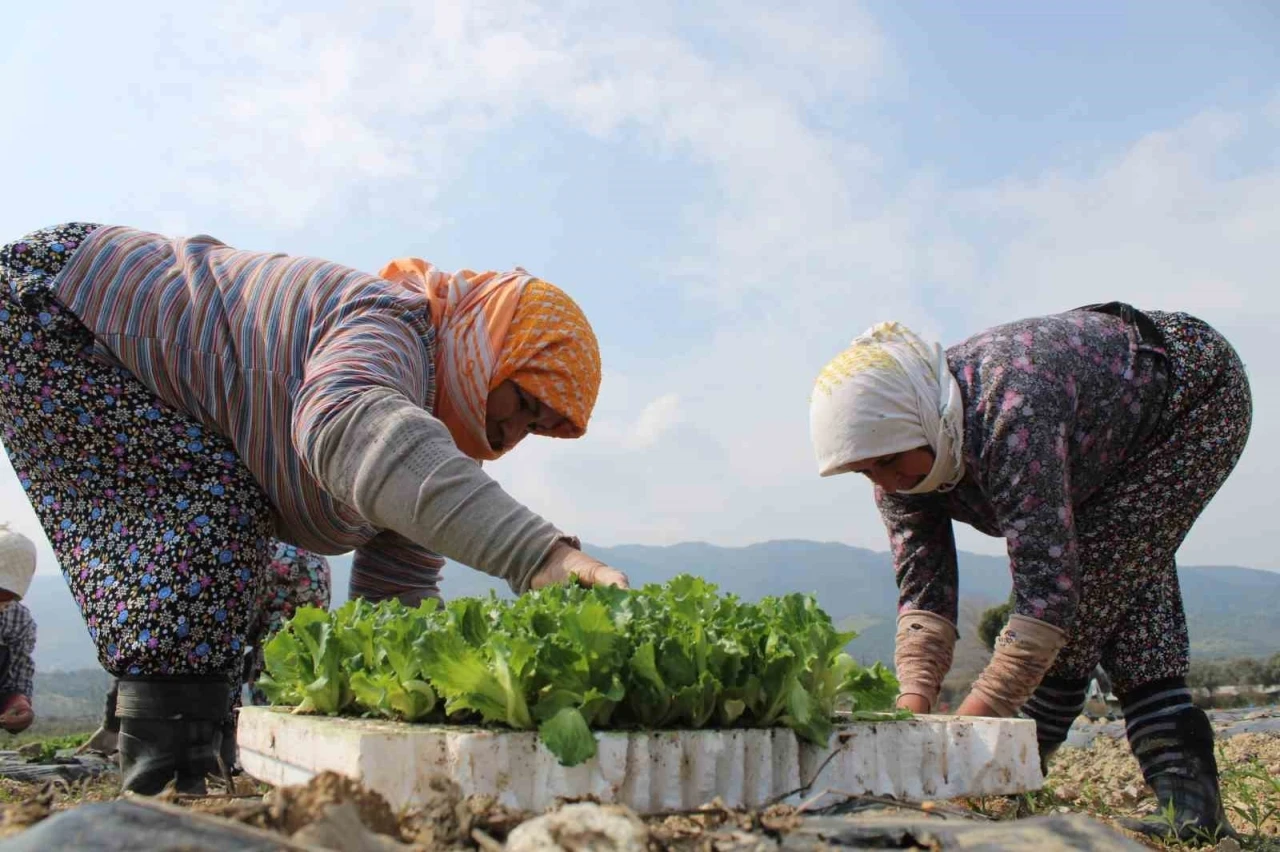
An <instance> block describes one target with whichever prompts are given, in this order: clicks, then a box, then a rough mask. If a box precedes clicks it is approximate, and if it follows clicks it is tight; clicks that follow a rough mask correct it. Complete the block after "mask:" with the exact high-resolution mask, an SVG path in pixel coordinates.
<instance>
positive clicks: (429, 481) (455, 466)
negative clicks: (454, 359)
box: [306, 388, 574, 593]
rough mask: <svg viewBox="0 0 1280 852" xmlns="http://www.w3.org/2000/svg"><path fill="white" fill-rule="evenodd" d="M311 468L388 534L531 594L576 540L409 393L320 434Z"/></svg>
mask: <svg viewBox="0 0 1280 852" xmlns="http://www.w3.org/2000/svg"><path fill="white" fill-rule="evenodd" d="M311 446H312V447H313V450H312V457H311V458H308V459H306V462H307V464H308V466H309V467H310V468H311V469H312V470H313V471H314V472H315V474H316V477H317V478H318V479H319V480H320V482H321V483H323V484H324V486H325V488H326V489H327V490H328V491H329V492H330V493H331V494H332V495H333V496H334V497H335V498H336V499H338V500H341V501H342V502H344V503H346V504H347V505H349V506H351V507H353V508H354V509H355V510H356V511H357V512H359V513H360V515H361V516H362V517H364V518H365V519H366V520H368V521H369V523H371V524H373V525H374V526H377V527H379V528H382V529H388V530H393V531H395V532H397V533H399V534H400V535H402V536H404V537H405V538H407V539H409V540H410V541H412V542H414V543H416V544H419V545H421V546H422V547H425V548H427V549H429V550H433V551H435V552H436V553H439V554H441V555H443V556H446V557H448V558H450V559H453V560H455V561H457V562H461V563H463V564H464V565H469V566H471V567H473V568H476V569H479V570H480V571H483V572H484V573H486V574H489V575H492V576H494V577H498V578H500V579H503V580H506V581H507V583H508V584H509V585H510V586H511V588H512V590H513V591H515V592H517V593H522V592H524V591H527V590H528V588H529V582H530V581H531V580H532V579H533V575H534V574H535V573H536V572H537V568H538V566H539V565H540V564H542V560H543V558H544V557H545V556H546V554H547V551H549V550H550V549H551V547H552V545H554V544H555V543H556V542H557V541H560V540H564V541H567V542H569V543H572V542H573V541H574V539H572V538H571V537H570V536H566V535H565V534H563V533H562V532H560V530H558V529H556V527H555V526H553V525H552V524H551V523H550V522H549V521H547V520H545V519H543V518H542V517H540V516H539V515H537V514H535V513H534V512H532V511H530V510H529V509H527V508H526V507H525V506H523V505H522V504H521V503H520V502H518V501H517V500H516V499H515V498H513V497H512V496H511V495H509V494H507V493H506V492H505V491H503V490H502V487H501V486H500V485H498V483H497V482H495V481H494V480H493V479H491V478H490V477H489V475H488V474H486V473H485V472H484V471H483V470H481V469H480V465H479V464H477V463H476V462H475V461H473V460H472V459H470V458H468V457H467V456H466V455H464V454H463V453H462V452H461V451H460V450H459V449H458V448H457V446H456V445H455V444H454V442H453V438H452V436H450V434H449V430H448V428H447V427H445V425H444V424H443V423H441V422H440V421H439V420H437V419H436V418H435V417H432V416H431V415H430V414H429V413H428V412H426V411H424V410H423V409H421V408H419V407H418V406H416V405H414V404H413V403H412V402H411V401H410V400H409V399H407V398H406V397H405V396H403V395H402V394H400V393H397V392H396V391H394V390H391V389H388V388H371V389H370V390H369V391H367V392H365V393H362V394H360V396H359V397H357V398H356V399H354V400H353V401H352V402H351V403H350V404H349V405H347V406H345V407H344V408H343V410H342V411H341V412H339V413H338V414H336V415H335V416H334V417H332V418H331V419H330V421H329V422H328V423H326V424H325V425H324V426H323V427H321V432H320V434H318V435H316V436H315V440H314V441H313V442H312V444H311Z"/></svg>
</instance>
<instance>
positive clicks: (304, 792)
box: [267, 772, 400, 839]
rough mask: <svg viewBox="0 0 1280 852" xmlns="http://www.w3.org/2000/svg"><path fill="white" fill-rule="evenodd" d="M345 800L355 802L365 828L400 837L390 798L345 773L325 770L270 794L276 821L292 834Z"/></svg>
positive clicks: (272, 814)
mask: <svg viewBox="0 0 1280 852" xmlns="http://www.w3.org/2000/svg"><path fill="white" fill-rule="evenodd" d="M344 802H351V803H352V804H354V805H355V807H356V811H357V813H358V814H359V815H360V822H361V823H363V824H364V825H365V827H367V828H369V829H371V830H372V831H375V832H377V833H378V834H385V835H388V836H389V837H394V838H397V839H399V837H400V825H399V820H397V819H396V815H395V813H394V812H393V811H392V810H391V806H390V805H389V804H387V800H386V799H384V798H382V796H381V795H379V794H378V793H376V792H374V791H373V790H366V789H365V788H364V787H362V786H361V785H360V783H359V782H358V781H353V780H352V779H350V778H347V777H346V776H345V775H339V774H338V773H336V772H322V773H320V774H319V775H317V776H316V777H315V778H312V779H311V780H310V781H308V782H307V783H306V784H304V785H302V786H299V787H280V788H278V789H276V790H272V791H271V792H270V793H269V794H268V795H267V804H268V807H269V808H270V811H271V818H272V822H273V823H274V824H275V825H276V827H277V828H278V830H280V831H283V832H284V833H285V834H289V835H292V834H293V833H294V832H296V831H298V830H299V829H301V828H303V827H304V826H306V825H309V824H311V823H313V822H316V821H318V820H320V819H321V818H322V817H323V816H324V814H325V813H326V812H327V810H328V807H329V806H330V805H340V804H342V803H344Z"/></svg>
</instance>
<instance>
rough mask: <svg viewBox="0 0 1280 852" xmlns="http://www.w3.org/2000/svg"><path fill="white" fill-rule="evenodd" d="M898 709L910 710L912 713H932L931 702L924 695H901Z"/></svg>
mask: <svg viewBox="0 0 1280 852" xmlns="http://www.w3.org/2000/svg"><path fill="white" fill-rule="evenodd" d="M898 707H900V708H901V709H903V710H910V711H911V712H912V713H928V712H929V711H930V709H931V708H930V707H929V700H928V699H927V698H925V697H924V696H923V695H914V694H909V695H899V696H898Z"/></svg>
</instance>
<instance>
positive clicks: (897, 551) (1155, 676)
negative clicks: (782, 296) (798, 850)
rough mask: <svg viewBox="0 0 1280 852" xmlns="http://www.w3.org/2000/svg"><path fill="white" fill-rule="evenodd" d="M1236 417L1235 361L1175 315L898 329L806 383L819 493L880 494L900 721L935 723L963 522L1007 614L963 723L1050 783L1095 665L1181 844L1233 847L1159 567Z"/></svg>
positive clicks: (873, 336) (1182, 635)
mask: <svg viewBox="0 0 1280 852" xmlns="http://www.w3.org/2000/svg"><path fill="white" fill-rule="evenodd" d="M1251 418H1252V401H1251V396H1250V391H1249V382H1248V378H1247V376H1246V374H1245V371H1244V367H1243V365H1242V364H1241V362H1240V359H1239V357H1238V356H1237V355H1236V353H1235V351H1234V350H1233V349H1232V347H1231V345H1230V344H1229V343H1228V342H1227V341H1226V340H1225V339H1224V338H1223V337H1222V336H1221V335H1220V334H1218V333H1217V332H1216V331H1214V329H1212V328H1210V327H1209V326H1208V325H1206V324H1205V323H1204V322H1202V321H1200V320H1198V319H1196V318H1194V317H1190V316H1188V315H1186V314H1181V313H1160V312H1150V313H1147V314H1144V313H1141V312H1139V311H1137V310H1135V309H1133V308H1132V307H1130V306H1128V305H1123V304H1119V303H1111V304H1108V305H1094V306H1090V307H1088V308H1082V309H1079V310H1075V311H1069V312H1067V313H1063V314H1057V315H1054V316H1045V317H1036V318H1032V319H1027V320H1022V321H1019V322H1014V323H1010V324H1008V325H1003V326H999V327H996V328H992V329H989V330H988V331H985V332H982V333H981V334H978V335H976V336H975V337H972V338H970V339H969V340H966V341H965V342H963V343H961V344H959V345H958V346H954V347H952V348H950V349H948V350H945V351H944V350H943V349H942V347H941V346H938V345H937V344H933V343H929V342H926V341H924V340H922V339H921V338H920V337H918V336H917V335H915V334H914V333H912V332H911V331H910V330H909V329H907V328H905V327H903V326H902V325H899V324H897V323H883V324H881V325H877V326H875V327H874V328H872V329H870V330H869V331H868V332H867V333H865V334H863V335H862V336H860V337H858V338H857V339H855V340H854V341H853V343H852V345H850V346H849V348H848V349H846V350H845V351H844V352H842V353H841V354H840V355H839V356H837V357H836V358H835V359H834V360H832V361H831V362H830V363H829V364H828V365H827V366H826V368H824V369H823V371H822V373H821V375H819V377H818V380H817V383H816V386H815V388H814V393H813V397H812V401H811V406H810V419H811V428H812V438H813V444H814V450H815V453H816V455H817V460H818V468H819V473H820V474H821V475H822V476H832V475H835V474H840V473H861V474H863V475H865V476H867V477H869V478H870V479H871V480H872V481H873V482H874V484H875V499H876V502H877V505H878V506H879V509H880V512H881V515H882V517H883V519H884V522H885V525H886V527H887V529H888V532H889V539H890V542H891V545H892V550H893V558H894V566H895V571H896V574H897V581H898V587H899V618H898V638H897V650H896V653H895V661H896V665H897V669H898V677H899V680H900V681H901V683H902V695H901V696H900V698H899V704H900V706H903V707H907V708H910V709H912V710H915V711H916V712H929V711H930V710H932V709H933V707H934V705H935V704H936V702H937V697H938V692H939V690H940V688H941V684H942V679H943V677H944V676H945V675H946V673H947V670H948V669H949V668H950V665H951V657H952V651H953V648H954V644H955V640H956V635H957V634H956V629H955V622H956V608H957V588H958V577H957V566H956V550H955V540H954V537H953V534H952V526H951V525H952V522H953V521H962V522H964V523H967V524H969V525H971V526H973V527H975V528H976V529H978V530H980V531H981V532H984V533H986V534H988V535H992V536H997V537H1001V538H1004V539H1005V541H1006V543H1007V548H1008V553H1009V560H1010V570H1011V573H1012V576H1013V592H1014V608H1013V613H1012V615H1011V617H1010V619H1009V623H1008V625H1007V626H1006V627H1005V629H1004V631H1003V632H1002V633H1001V635H1000V637H999V639H998V640H997V642H996V650H995V654H994V656H993V658H992V660H991V662H990V664H989V665H988V666H987V668H986V669H985V670H984V671H983V673H982V674H981V676H980V677H979V678H978V680H977V681H976V682H975V683H974V685H973V688H972V691H971V692H970V694H969V695H968V697H967V698H966V699H965V700H964V702H963V703H962V704H961V706H960V708H959V712H960V713H961V714H963V715H981V716H1010V715H1013V714H1015V713H1018V712H1022V713H1024V714H1025V715H1027V716H1030V717H1031V718H1033V719H1035V721H1036V725H1037V735H1038V738H1039V741H1040V749H1041V756H1042V759H1043V760H1044V761H1046V765H1047V759H1048V757H1049V755H1050V754H1052V752H1053V751H1054V750H1055V749H1056V748H1057V747H1058V746H1059V745H1061V743H1062V742H1063V741H1064V740H1065V738H1066V734H1067V730H1068V728H1069V727H1070V725H1071V723H1072V721H1073V720H1074V719H1075V717H1076V716H1077V715H1078V714H1079V712H1080V709H1081V708H1082V707H1083V705H1084V699H1085V691H1086V689H1087V687H1088V682H1089V676H1090V674H1091V673H1092V671H1093V669H1094V667H1095V666H1096V665H1097V664H1099V663H1101V665H1102V666H1103V668H1104V669H1105V670H1106V671H1107V673H1108V674H1109V675H1110V676H1111V678H1112V681H1113V683H1114V686H1115V691H1116V693H1117V695H1118V696H1119V697H1120V699H1121V701H1122V703H1123V705H1124V712H1125V719H1126V722H1127V733H1128V737H1129V741H1130V745H1131V747H1132V748H1133V751H1134V753H1135V755H1136V756H1137V757H1138V759H1139V762H1140V763H1141V764H1142V769H1143V773H1144V775H1145V776H1146V778H1147V780H1148V781H1149V782H1150V784H1151V786H1152V787H1153V789H1154V790H1155V792H1156V795H1157V799H1158V801H1159V804H1160V805H1161V807H1162V808H1163V807H1166V806H1170V805H1171V806H1172V807H1173V808H1174V810H1175V812H1176V822H1177V823H1178V825H1179V828H1178V834H1179V835H1180V836H1186V835H1189V834H1191V833H1193V832H1194V831H1195V830H1197V829H1200V830H1210V831H1212V830H1215V829H1218V830H1225V831H1229V830H1230V827H1229V826H1228V825H1227V821H1226V817H1225V814H1224V812H1223V809H1222V803H1221V797H1220V795H1219V791H1218V780H1217V765H1216V763H1215V761H1214V755H1213V733H1212V730H1211V728H1210V726H1209V722H1208V718H1207V717H1206V716H1205V715H1204V713H1203V712H1201V711H1200V710H1198V709H1196V708H1195V707H1193V706H1192V704H1191V700H1190V693H1189V691H1188V690H1187V686H1186V680H1185V678H1186V673H1187V661H1188V639H1187V626H1186V617H1185V614H1184V612H1183V608H1182V599H1181V593H1180V591H1179V588H1178V577H1177V571H1176V568H1175V563H1174V555H1175V553H1176V551H1177V549H1178V546H1179V545H1180V544H1181V542H1182V540H1183V538H1185V536H1186V534H1187V532H1188V530H1189V529H1190V527H1191V525H1192V523H1193V522H1194V521H1195V519H1196V518H1197V517H1198V516H1199V515H1200V512H1201V511H1202V510H1203V508H1204V506H1205V504H1206V503H1208V501H1209V500H1210V498H1212V497H1213V495H1214V494H1215V493H1216V492H1217V490H1218V488H1219V487H1220V486H1221V485H1222V483H1223V481H1224V480H1225V479H1226V477H1227V475H1228V474H1229V473H1230V472H1231V470H1232V469H1233V468H1234V466H1235V464H1236V461H1237V459H1238V458H1239V456H1240V453H1241V452H1242V451H1243V449H1244V445H1245V442H1246V440H1247V438H1248V434H1249V427H1250V422H1251ZM1133 827H1134V828H1135V829H1138V830H1142V831H1145V832H1148V833H1153V834H1158V833H1161V832H1162V830H1163V831H1167V830H1168V829H1167V824H1165V823H1162V822H1161V821H1159V820H1149V821H1145V822H1143V823H1135V825H1134V826H1133Z"/></svg>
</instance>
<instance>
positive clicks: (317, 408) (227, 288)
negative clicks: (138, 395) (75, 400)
mask: <svg viewBox="0 0 1280 852" xmlns="http://www.w3.org/2000/svg"><path fill="white" fill-rule="evenodd" d="M51 288H52V291H53V295H54V297H55V298H56V299H57V300H58V301H59V302H60V303H62V304H63V305H66V306H67V308H68V309H70V310H71V311H72V312H73V313H74V314H75V315H76V316H77V317H79V318H80V320H81V321H82V322H83V323H84V324H85V325H86V326H87V327H88V329H89V331H90V332H91V333H92V334H93V337H94V348H95V353H94V354H95V356H96V357H98V358H100V359H102V360H104V361H106V362H108V363H111V364H116V365H119V366H122V367H124V368H125V369H127V370H129V372H131V373H132V374H133V375H134V376H136V377H137V378H138V379H139V380H140V381H141V382H142V383H143V384H145V385H146V386H147V387H148V388H150V389H151V390H152V391H154V392H155V393H156V395H157V396H158V397H159V398H160V399H161V400H163V401H164V402H165V403H167V404H169V405H170V406H173V407H174V408H176V409H178V410H180V411H182V412H184V413H186V414H187V415H189V416H190V417H192V418H193V419H195V420H197V421H199V422H201V423H202V424H204V426H205V427H206V428H209V429H211V430H213V431H215V432H217V433H219V434H222V435H224V436H226V437H227V438H228V439H230V441H231V442H232V444H233V446H234V447H235V449H236V452H237V453H238V454H239V456H240V458H241V460H242V461H243V462H244V464H245V465H246V466H247V467H248V468H249V470H250V471H251V472H252V473H253V475H254V476H255V478H256V479H257V480H258V482H259V483H260V484H261V485H262V488H263V489H264V491H265V492H266V494H267V496H268V497H269V498H270V500H271V502H272V504H273V506H274V507H275V510H276V528H277V535H278V536H279V537H280V538H281V539H283V540H285V541H288V542H291V543H294V544H297V545H298V546H300V547H303V548H306V549H308V550H312V551H315V552H317V553H325V554H335V553H344V552H347V551H349V550H353V549H354V550H356V555H355V565H354V567H355V569H356V573H361V574H363V575H366V576H367V575H369V574H370V573H374V574H376V575H377V576H379V577H381V578H383V579H384V580H385V581H386V584H387V585H386V591H388V592H397V591H401V590H404V589H409V588H413V589H416V590H418V591H420V592H425V593H428V594H435V593H436V582H437V580H438V575H439V571H440V568H441V567H442V566H443V564H444V560H443V559H442V558H441V557H439V556H438V555H436V554H434V553H432V552H431V551H429V550H426V549H425V548H423V547H420V546H419V545H417V544H414V543H413V542H410V541H408V540H407V539H405V538H403V537H401V536H399V535H396V534H395V533H391V532H385V533H384V532H382V531H380V530H378V529H375V528H374V527H372V526H370V525H369V524H368V522H367V521H365V520H364V519H363V518H362V517H361V516H360V515H358V514H357V513H356V512H355V510H354V509H352V508H351V507H349V506H346V505H343V504H341V503H339V502H338V501H335V500H334V499H333V498H332V497H331V496H330V495H329V494H328V493H326V491H325V490H324V489H323V488H322V487H321V485H320V483H319V482H318V481H317V479H316V478H315V476H314V475H313V473H312V472H311V471H310V470H309V469H308V467H307V465H306V463H305V461H304V459H306V458H307V457H308V450H309V449H310V448H311V447H312V446H313V442H314V441H315V440H316V437H317V436H318V434H319V433H320V431H321V429H322V427H323V426H324V425H325V423H327V422H328V421H329V420H330V419H332V418H333V417H334V416H335V415H336V414H338V413H340V412H341V411H342V410H343V408H344V407H345V406H346V405H347V404H349V403H350V402H351V401H352V400H354V399H355V398H356V397H357V396H358V395H359V394H360V393H361V392H363V391H365V390H367V389H368V388H369V387H370V386H378V387H386V388H390V389H393V390H395V391H397V392H399V393H401V394H403V395H404V396H405V397H407V398H408V399H410V400H411V401H413V402H414V403H415V404H416V405H419V406H421V407H422V408H424V409H426V410H428V411H431V410H432V409H433V407H434V403H435V375H434V367H433V363H434V355H435V332H434V329H433V327H432V325H431V314H430V308H429V306H428V303H427V299H426V297H425V296H424V295H422V294H420V293H417V292H415V291H413V290H411V289H409V288H408V287H406V286H404V285H400V284H394V283H391V282H388V281H385V280H383V279H380V278H377V277H375V276H373V275H369V274H366V273H363V272H358V271H356V270H353V269H349V268H347V267H344V266H341V265H339V264H336V263H331V262H328V261H324V260H318V259H313V258H306V257H293V256H288V255H283V254H272V253H265V252H252V251H239V250H237V249H233V248H230V247H229V246H226V245H224V244H223V243H221V242H219V241H218V240H215V239H213V238H212V237H209V236H196V237H189V238H169V237H165V236H161V235H158V234H152V233H147V232H144V231H138V230H134V229H131V228H126V227H118V226H108V227H100V228H97V229H96V230H94V231H93V232H92V233H91V234H90V235H89V236H88V238H87V239H86V240H85V241H84V243H83V244H82V245H81V246H80V247H79V248H78V249H77V250H76V252H75V253H74V254H73V255H72V257H71V258H70V260H69V262H68V263H67V266H66V267H65V268H64V269H63V270H62V272H61V273H59V275H58V276H57V278H56V279H55V280H54V281H53V282H52V284H51ZM362 569H363V570H362ZM362 591H363V592H364V593H365V594H376V593H377V591H378V590H377V589H371V588H366V589H363V590H362Z"/></svg>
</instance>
